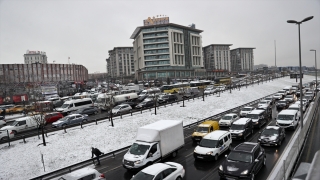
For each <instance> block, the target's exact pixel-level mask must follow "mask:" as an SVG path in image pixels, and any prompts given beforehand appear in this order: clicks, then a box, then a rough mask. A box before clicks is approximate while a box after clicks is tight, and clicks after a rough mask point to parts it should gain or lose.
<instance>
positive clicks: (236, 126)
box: [230, 124, 244, 130]
mask: <svg viewBox="0 0 320 180" xmlns="http://www.w3.org/2000/svg"><path fill="white" fill-rule="evenodd" d="M230 129H231V130H244V125H239V124H232V125H231V127H230Z"/></svg>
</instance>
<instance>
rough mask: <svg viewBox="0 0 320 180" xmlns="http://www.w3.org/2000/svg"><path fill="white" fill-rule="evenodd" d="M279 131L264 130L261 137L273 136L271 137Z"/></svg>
mask: <svg viewBox="0 0 320 180" xmlns="http://www.w3.org/2000/svg"><path fill="white" fill-rule="evenodd" d="M278 133H279V131H278V129H272V128H271V129H265V130H264V131H263V132H262V133H261V135H265V136H273V135H278Z"/></svg>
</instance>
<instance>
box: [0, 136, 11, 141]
mask: <svg viewBox="0 0 320 180" xmlns="http://www.w3.org/2000/svg"><path fill="white" fill-rule="evenodd" d="M8 139H9V138H8V137H7V136H5V137H3V138H1V139H0V140H1V141H7V140H8Z"/></svg>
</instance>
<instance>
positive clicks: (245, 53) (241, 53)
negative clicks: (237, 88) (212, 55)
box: [230, 48, 255, 72]
mask: <svg viewBox="0 0 320 180" xmlns="http://www.w3.org/2000/svg"><path fill="white" fill-rule="evenodd" d="M253 49H255V48H237V49H232V50H230V62H231V63H230V64H231V71H232V72H247V71H253V66H254V54H253Z"/></svg>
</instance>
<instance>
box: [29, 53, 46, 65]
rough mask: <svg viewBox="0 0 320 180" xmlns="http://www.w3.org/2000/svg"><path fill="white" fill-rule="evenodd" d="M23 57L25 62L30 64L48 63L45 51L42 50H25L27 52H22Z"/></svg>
mask: <svg viewBox="0 0 320 180" xmlns="http://www.w3.org/2000/svg"><path fill="white" fill-rule="evenodd" d="M23 57H24V63H25V64H32V63H41V64H47V63H48V60H47V55H46V52H43V51H29V50H27V53H26V54H24V55H23Z"/></svg>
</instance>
